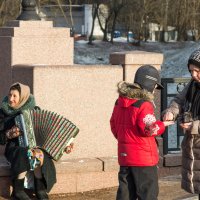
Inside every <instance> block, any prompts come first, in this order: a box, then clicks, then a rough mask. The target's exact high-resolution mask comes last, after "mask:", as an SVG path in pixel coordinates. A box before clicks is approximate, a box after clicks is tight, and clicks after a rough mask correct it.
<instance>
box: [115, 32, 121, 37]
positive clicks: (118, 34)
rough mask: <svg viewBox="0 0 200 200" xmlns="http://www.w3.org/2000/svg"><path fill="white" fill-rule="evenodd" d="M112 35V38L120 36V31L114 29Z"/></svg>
mask: <svg viewBox="0 0 200 200" xmlns="http://www.w3.org/2000/svg"><path fill="white" fill-rule="evenodd" d="M113 37H114V38H118V37H121V32H120V31H114V35H113Z"/></svg>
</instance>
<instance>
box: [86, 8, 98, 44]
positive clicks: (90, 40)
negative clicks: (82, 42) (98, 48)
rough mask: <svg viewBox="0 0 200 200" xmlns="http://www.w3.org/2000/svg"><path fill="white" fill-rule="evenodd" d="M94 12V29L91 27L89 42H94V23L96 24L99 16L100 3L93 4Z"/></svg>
mask: <svg viewBox="0 0 200 200" xmlns="http://www.w3.org/2000/svg"><path fill="white" fill-rule="evenodd" d="M93 9H94V10H93V14H92V29H91V33H90V36H89V42H88V44H90V45H91V44H93V43H92V41H93V33H94V25H95V19H96V17H97V13H98V9H99V4H93Z"/></svg>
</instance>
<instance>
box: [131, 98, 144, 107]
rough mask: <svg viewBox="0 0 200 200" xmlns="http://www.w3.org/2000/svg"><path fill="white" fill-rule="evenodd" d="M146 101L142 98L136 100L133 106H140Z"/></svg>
mask: <svg viewBox="0 0 200 200" xmlns="http://www.w3.org/2000/svg"><path fill="white" fill-rule="evenodd" d="M144 102H145V100H143V99H140V100H138V101H136V102H135V103H133V104H132V105H131V106H134V107H137V108H139V107H140V106H141V105H142V104H143V103H144Z"/></svg>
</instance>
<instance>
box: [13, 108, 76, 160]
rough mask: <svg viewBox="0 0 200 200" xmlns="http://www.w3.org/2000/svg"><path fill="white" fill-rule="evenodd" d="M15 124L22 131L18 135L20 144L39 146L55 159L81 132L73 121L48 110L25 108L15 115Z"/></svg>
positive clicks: (58, 157) (23, 145)
mask: <svg viewBox="0 0 200 200" xmlns="http://www.w3.org/2000/svg"><path fill="white" fill-rule="evenodd" d="M15 124H16V126H17V127H19V129H20V131H21V132H22V135H20V136H19V137H18V141H19V146H22V147H28V148H30V149H31V148H34V147H39V148H41V149H43V150H45V151H46V152H47V153H48V154H49V155H50V156H51V157H52V158H53V159H54V160H55V161H57V160H59V159H60V158H61V156H62V155H63V152H64V151H65V148H66V146H68V145H70V144H71V143H72V141H73V140H74V138H75V137H76V136H77V134H78V132H79V129H78V128H77V126H76V125H74V124H73V123H72V122H71V121H69V120H68V119H66V118H64V117H62V116H60V115H58V114H57V113H54V112H51V111H47V110H39V109H36V110H24V111H22V113H21V114H20V115H17V116H16V117H15Z"/></svg>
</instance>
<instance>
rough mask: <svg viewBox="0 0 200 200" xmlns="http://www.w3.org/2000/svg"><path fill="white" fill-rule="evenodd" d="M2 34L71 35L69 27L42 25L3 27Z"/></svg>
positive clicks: (29, 35)
mask: <svg viewBox="0 0 200 200" xmlns="http://www.w3.org/2000/svg"><path fill="white" fill-rule="evenodd" d="M0 36H7V37H9V36H10V37H63V38H65V37H70V29H69V28H48V27H47V28H46V27H44V28H42V27H41V28H40V27H33V28H30V27H19V28H18V27H17V28H16V27H13V28H12V27H9V28H8V27H2V28H0Z"/></svg>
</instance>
